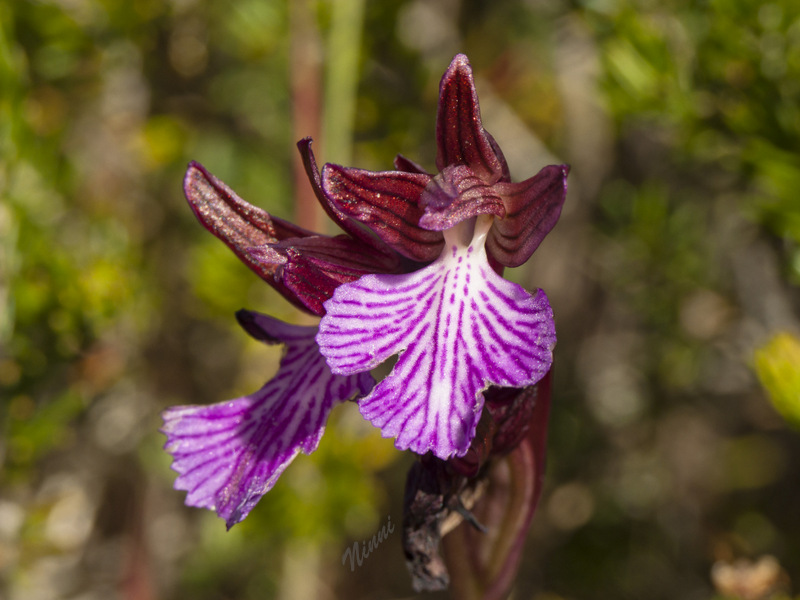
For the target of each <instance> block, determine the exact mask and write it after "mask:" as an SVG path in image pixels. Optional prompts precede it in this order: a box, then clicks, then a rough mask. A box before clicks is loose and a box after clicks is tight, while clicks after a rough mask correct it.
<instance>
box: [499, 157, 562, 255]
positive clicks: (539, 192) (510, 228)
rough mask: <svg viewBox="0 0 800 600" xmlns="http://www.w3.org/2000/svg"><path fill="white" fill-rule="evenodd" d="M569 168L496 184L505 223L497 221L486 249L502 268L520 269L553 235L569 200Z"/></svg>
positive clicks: (550, 169) (559, 167)
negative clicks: (547, 238) (513, 181)
mask: <svg viewBox="0 0 800 600" xmlns="http://www.w3.org/2000/svg"><path fill="white" fill-rule="evenodd" d="M568 173H569V167H568V166H567V165H550V166H549V167H545V168H544V169H542V170H541V171H539V173H537V174H536V175H534V176H533V177H531V178H530V179H527V180H525V181H522V182H520V183H505V182H501V183H497V184H495V185H494V186H492V190H493V191H494V192H495V193H496V194H498V195H499V196H501V197H502V199H503V203H504V205H505V208H506V215H505V218H503V219H496V220H495V222H494V225H493V226H492V229H491V231H490V232H489V239H488V240H487V241H486V248H487V250H488V252H489V254H491V255H492V257H494V258H495V259H496V260H497V261H498V262H499V263H500V264H502V265H504V266H506V267H518V266H519V265H521V264H523V263H524V262H525V261H527V260H528V259H529V258H530V257H531V254H533V252H534V250H536V248H538V247H539V244H540V243H541V242H542V240H543V239H544V238H545V236H546V235H547V234H548V233H550V230H551V229H552V228H553V227H554V226H555V224H556V222H557V221H558V217H559V216H560V215H561V207H562V206H563V205H564V200H565V199H566V197H567V174H568Z"/></svg>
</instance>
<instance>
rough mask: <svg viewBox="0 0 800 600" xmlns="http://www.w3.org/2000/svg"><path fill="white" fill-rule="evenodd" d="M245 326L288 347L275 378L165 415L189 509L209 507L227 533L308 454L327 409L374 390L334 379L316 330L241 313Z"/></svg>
mask: <svg viewBox="0 0 800 600" xmlns="http://www.w3.org/2000/svg"><path fill="white" fill-rule="evenodd" d="M237 316H238V317H239V320H240V322H241V324H242V325H243V326H244V328H245V329H246V330H247V331H248V332H249V333H250V334H251V335H253V336H254V337H256V338H257V339H259V340H261V341H264V342H266V343H270V344H274V343H283V344H285V345H286V350H285V352H284V356H283V359H282V360H281V364H280V368H279V370H278V373H277V374H276V375H275V377H274V378H272V379H271V380H270V381H269V382H268V383H267V384H266V385H264V387H262V388H261V389H260V390H259V391H257V392H256V393H254V394H250V395H249V396H244V397H242V398H236V399H234V400H229V401H227V402H222V403H219V404H212V405H209V406H176V407H173V408H170V409H167V410H166V411H164V413H163V414H162V417H163V419H164V427H163V428H162V432H163V433H165V434H166V435H167V443H166V444H165V446H164V448H165V449H166V450H167V452H169V453H170V454H171V455H172V456H173V459H174V461H173V463H172V468H173V469H174V470H175V471H177V472H178V473H179V477H178V478H177V480H176V482H175V487H176V489H179V490H186V491H187V492H188V494H187V496H186V504H187V505H189V506H197V507H201V508H208V509H211V510H214V511H216V512H217V514H218V515H219V516H220V517H222V518H223V519H225V520H226V522H227V524H228V527H229V528H230V527H231V526H233V525H234V524H236V523H238V522H239V521H241V520H242V519H244V518H245V517H246V516H247V514H248V513H249V512H250V510H251V509H252V508H253V506H255V504H256V503H257V502H258V501H259V500H260V499H261V496H263V495H264V494H265V493H266V492H267V491H269V490H270V489H271V488H272V486H273V485H275V482H276V481H277V479H278V477H279V476H280V474H281V473H282V472H283V470H284V469H285V468H286V467H287V466H288V464H289V463H290V462H291V461H292V460H293V459H294V457H295V456H297V454H298V453H299V452H300V451H301V450H302V451H303V452H305V453H306V454H310V453H311V452H313V451H314V450H315V449H316V448H317V446H318V445H319V440H320V438H321V437H322V433H323V432H324V430H325V423H326V421H327V419H328V414H329V413H330V411H331V409H332V408H333V407H334V406H335V405H337V404H339V403H341V402H344V401H346V400H348V399H350V398H352V397H353V396H355V395H357V394H365V393H367V392H368V391H369V390H370V389H371V388H372V385H373V384H374V380H373V379H372V377H371V376H370V375H369V374H368V373H359V374H356V375H348V376H341V375H333V374H332V373H331V372H330V369H329V368H328V365H327V364H326V363H325V359H324V358H323V357H322V355H320V353H319V349H318V347H317V344H316V342H315V341H314V336H315V335H316V333H317V328H316V327H301V326H296V325H288V324H286V323H282V322H281V321H278V320H277V319H273V318H271V317H268V316H266V315H262V314H259V313H253V312H247V311H240V313H239V314H238V315H237Z"/></svg>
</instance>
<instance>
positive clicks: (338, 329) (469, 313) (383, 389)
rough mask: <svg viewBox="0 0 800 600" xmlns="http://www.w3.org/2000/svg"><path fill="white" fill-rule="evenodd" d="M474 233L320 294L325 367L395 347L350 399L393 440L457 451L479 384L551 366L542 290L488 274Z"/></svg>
mask: <svg viewBox="0 0 800 600" xmlns="http://www.w3.org/2000/svg"><path fill="white" fill-rule="evenodd" d="M482 235H485V230H484V232H483V234H482ZM482 235H481V234H480V233H478V234H476V236H475V239H474V240H473V243H472V244H470V245H469V246H458V245H455V244H454V245H453V246H452V252H451V248H448V250H447V251H446V252H444V253H443V254H442V256H441V257H440V259H439V260H437V261H436V262H434V263H433V264H431V265H429V266H428V267H426V268H425V269H422V270H419V271H416V272H414V273H410V274H407V275H367V276H365V277H362V278H361V279H359V280H358V281H356V282H353V283H349V284H345V285H342V286H340V287H339V288H337V290H336V292H335V293H334V295H333V298H332V299H331V300H330V301H328V302H327V303H326V304H325V308H326V310H327V314H326V316H325V317H323V319H322V321H321V322H320V332H319V335H318V336H317V341H318V343H319V345H320V352H322V353H323V354H324V355H325V357H326V359H327V361H328V364H329V365H330V367H331V370H332V371H333V372H334V373H341V374H349V373H356V372H361V371H368V370H369V369H372V368H373V367H375V366H377V365H378V364H380V363H381V362H383V361H385V360H386V359H388V358H389V357H390V356H393V355H395V354H399V355H400V358H399V359H398V361H397V363H396V364H395V366H394V368H393V369H392V372H391V373H390V374H389V375H388V376H387V377H386V378H385V379H384V380H383V381H382V382H381V383H379V384H378V385H377V386H376V387H375V389H373V391H372V392H371V393H370V394H369V395H368V396H367V397H365V398H363V399H362V400H361V401H360V403H359V409H360V410H361V414H362V415H363V416H364V417H365V418H366V419H367V420H369V421H370V422H371V423H372V424H373V425H375V426H376V427H379V428H380V429H381V432H382V434H383V435H384V437H395V438H397V439H396V442H395V445H396V446H397V448H399V449H401V450H405V449H411V450H413V451H414V452H416V453H418V454H424V453H426V452H428V451H431V452H433V454H434V455H436V456H437V457H439V458H442V459H446V458H449V457H451V456H464V455H465V454H466V453H467V450H468V448H469V446H470V442H471V441H472V439H473V437H474V436H475V428H476V426H477V423H478V419H479V417H480V414H481V409H482V407H483V396H482V395H481V391H482V390H484V389H486V387H488V385H490V384H494V385H500V386H511V387H522V386H526V385H530V384H533V383H535V382H536V381H538V380H539V379H540V378H541V377H542V376H543V375H544V374H545V373H546V372H547V371H548V370H549V368H550V364H551V362H552V348H553V346H554V345H555V328H554V324H553V313H552V310H551V309H550V305H549V303H548V301H547V297H546V296H545V294H544V292H542V291H541V290H539V291H538V292H537V293H536V294H535V295H533V296H532V295H530V294H529V293H528V292H527V291H525V290H524V289H523V288H521V287H520V286H518V285H517V284H515V283H511V282H509V281H506V280H505V279H503V278H502V277H500V276H499V275H497V273H495V272H494V271H493V270H492V269H491V268H490V267H489V264H488V262H487V259H486V253H485V251H484V248H483V238H482ZM448 243H450V242H449V241H448Z"/></svg>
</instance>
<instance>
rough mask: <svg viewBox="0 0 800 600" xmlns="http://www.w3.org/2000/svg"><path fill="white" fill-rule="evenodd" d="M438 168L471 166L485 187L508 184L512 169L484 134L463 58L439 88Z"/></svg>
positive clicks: (453, 64)
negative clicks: (498, 183) (503, 181)
mask: <svg viewBox="0 0 800 600" xmlns="http://www.w3.org/2000/svg"><path fill="white" fill-rule="evenodd" d="M436 142H437V144H438V152H437V155H436V168H437V170H439V171H443V170H444V169H445V167H448V166H451V165H468V166H469V167H470V168H471V169H472V171H473V172H474V173H475V174H476V175H477V176H478V177H480V178H481V179H482V180H483V181H484V182H485V183H488V184H492V183H495V182H496V181H502V180H506V181H507V180H508V165H507V164H506V161H505V159H504V158H503V156H502V154H501V153H498V152H497V144H496V143H495V142H494V140H493V139H492V137H491V136H490V135H489V134H488V133H487V132H486V130H484V128H483V125H482V123H481V111H480V107H479V106H478V94H477V92H476V91H475V82H474V81H473V78H472V67H471V66H470V64H469V60H468V59H467V57H466V56H464V55H463V54H458V55H456V57H455V58H454V59H453V61H452V62H451V63H450V66H449V67H448V68H447V71H446V72H445V74H444V77H442V81H441V83H440V84H439V112H438V114H437V116H436Z"/></svg>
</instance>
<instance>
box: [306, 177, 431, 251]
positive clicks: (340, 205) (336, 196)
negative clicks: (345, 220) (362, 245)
mask: <svg viewBox="0 0 800 600" xmlns="http://www.w3.org/2000/svg"><path fill="white" fill-rule="evenodd" d="M430 180H431V177H430V175H426V174H424V173H409V172H405V171H384V172H378V173H376V172H372V171H365V170H363V169H351V168H347V167H341V166H339V165H331V164H326V165H325V166H324V167H323V169H322V188H323V190H324V192H325V194H326V195H327V196H328V197H329V198H330V199H331V201H332V203H333V204H334V205H335V206H336V208H337V210H340V211H342V212H343V213H344V214H346V215H347V216H348V217H350V218H351V219H354V220H356V221H359V222H361V223H364V224H365V225H366V226H367V227H369V228H370V229H371V230H372V231H374V232H375V234H376V235H377V236H378V237H380V238H381V239H382V240H383V241H384V242H385V243H386V244H388V245H389V246H390V247H391V248H392V249H394V250H395V251H397V252H399V253H400V254H402V255H403V256H405V257H407V258H410V259H412V260H415V261H419V262H430V261H432V260H434V259H436V258H437V257H438V256H439V254H440V253H441V251H442V247H443V245H444V238H443V237H442V234H441V233H439V232H437V231H427V230H425V229H422V228H420V227H419V220H420V217H422V209H421V208H420V206H419V201H420V197H421V196H422V192H423V191H424V190H425V186H427V185H428V182H429V181H430Z"/></svg>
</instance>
